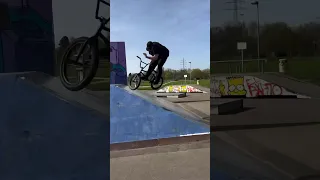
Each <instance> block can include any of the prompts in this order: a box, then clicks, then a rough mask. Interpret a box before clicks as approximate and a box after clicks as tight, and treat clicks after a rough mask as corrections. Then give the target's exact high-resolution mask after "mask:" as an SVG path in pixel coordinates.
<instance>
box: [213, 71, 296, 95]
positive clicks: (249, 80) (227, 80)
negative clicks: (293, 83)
mask: <svg viewBox="0 0 320 180" xmlns="http://www.w3.org/2000/svg"><path fill="white" fill-rule="evenodd" d="M279 95H293V93H292V92H289V91H287V90H286V89H284V88H283V87H280V86H279V85H277V84H274V83H270V82H267V81H264V80H262V79H259V78H255V77H252V76H238V77H234V76H227V77H226V76H224V77H213V78H212V79H211V88H210V96H211V97H222V96H245V97H258V96H279Z"/></svg>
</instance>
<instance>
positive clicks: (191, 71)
mask: <svg viewBox="0 0 320 180" xmlns="http://www.w3.org/2000/svg"><path fill="white" fill-rule="evenodd" d="M189 64H190V83H191V72H192V70H191V62H189Z"/></svg>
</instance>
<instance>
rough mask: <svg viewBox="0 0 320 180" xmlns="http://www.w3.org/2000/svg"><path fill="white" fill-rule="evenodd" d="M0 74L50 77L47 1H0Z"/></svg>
mask: <svg viewBox="0 0 320 180" xmlns="http://www.w3.org/2000/svg"><path fill="white" fill-rule="evenodd" d="M0 6H1V8H0V9H1V18H0V24H1V25H0V27H1V28H0V52H1V53H0V72H22V71H41V72H44V73H47V74H51V75H52V74H53V71H54V57H53V52H54V42H53V39H54V35H53V21H52V2H51V0H43V1H38V0H0Z"/></svg>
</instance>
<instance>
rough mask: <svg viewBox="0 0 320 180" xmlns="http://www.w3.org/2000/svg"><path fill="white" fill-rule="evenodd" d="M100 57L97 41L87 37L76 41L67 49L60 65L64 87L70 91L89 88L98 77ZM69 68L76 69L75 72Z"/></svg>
mask: <svg viewBox="0 0 320 180" xmlns="http://www.w3.org/2000/svg"><path fill="white" fill-rule="evenodd" d="M98 55H99V50H98V45H97V42H96V40H95V39H90V38H87V37H80V38H77V39H75V40H74V41H73V42H72V43H71V44H70V45H69V46H68V47H67V49H66V51H65V53H64V55H63V58H62V61H61V63H60V80H61V83H62V85H63V86H64V87H65V88H67V89H68V90H70V91H79V90H81V89H83V88H85V87H87V86H88V85H89V84H90V82H91V81H92V79H93V78H94V76H95V75H96V72H97V69H98V66H99V57H98ZM69 67H74V68H75V71H71V72H70V71H69V69H68V68H69ZM69 72H70V74H69ZM69 75H70V76H69ZM74 81H75V82H74Z"/></svg>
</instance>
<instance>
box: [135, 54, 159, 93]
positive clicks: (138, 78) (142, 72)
mask: <svg viewBox="0 0 320 180" xmlns="http://www.w3.org/2000/svg"><path fill="white" fill-rule="evenodd" d="M137 58H138V59H139V60H140V68H141V70H140V72H139V73H135V74H132V75H131V76H130V78H129V88H130V89H131V90H136V89H138V88H139V87H140V84H141V81H142V77H143V76H144V75H145V74H146V73H147V71H145V70H144V69H145V68H146V67H147V66H148V65H149V63H145V62H143V61H142V59H141V58H140V57H139V56H137ZM157 75H158V72H157V71H155V70H153V71H152V73H151V75H150V77H149V82H150V86H151V88H152V89H154V90H157V89H159V88H160V87H161V86H162V84H163V78H162V77H160V81H159V83H158V84H154V80H155V79H156V77H157Z"/></svg>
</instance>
